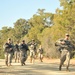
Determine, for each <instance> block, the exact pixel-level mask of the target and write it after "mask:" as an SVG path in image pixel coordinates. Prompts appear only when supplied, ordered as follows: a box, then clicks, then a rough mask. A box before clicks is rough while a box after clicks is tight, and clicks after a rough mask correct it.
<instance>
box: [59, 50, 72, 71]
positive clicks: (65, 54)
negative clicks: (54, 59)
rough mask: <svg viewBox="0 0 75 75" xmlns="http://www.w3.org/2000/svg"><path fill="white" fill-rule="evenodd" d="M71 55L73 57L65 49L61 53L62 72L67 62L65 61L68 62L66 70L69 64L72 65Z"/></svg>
mask: <svg viewBox="0 0 75 75" xmlns="http://www.w3.org/2000/svg"><path fill="white" fill-rule="evenodd" d="M70 55H71V52H70V51H68V50H66V49H63V50H62V51H61V58H60V66H59V70H61V67H62V65H63V63H64V62H65V60H66V70H68V68H69V64H70Z"/></svg>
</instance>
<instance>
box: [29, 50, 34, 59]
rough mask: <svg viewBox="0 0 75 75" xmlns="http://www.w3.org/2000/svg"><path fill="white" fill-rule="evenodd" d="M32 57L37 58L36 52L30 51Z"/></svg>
mask: <svg viewBox="0 0 75 75" xmlns="http://www.w3.org/2000/svg"><path fill="white" fill-rule="evenodd" d="M30 57H32V58H35V51H33V50H30Z"/></svg>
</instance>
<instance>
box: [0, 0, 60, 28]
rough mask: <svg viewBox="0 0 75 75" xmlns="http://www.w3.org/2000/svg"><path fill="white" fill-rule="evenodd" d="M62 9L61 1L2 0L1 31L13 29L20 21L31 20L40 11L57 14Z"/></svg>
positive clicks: (0, 1)
mask: <svg viewBox="0 0 75 75" xmlns="http://www.w3.org/2000/svg"><path fill="white" fill-rule="evenodd" d="M57 8H60V2H59V0H0V29H2V27H4V26H8V27H13V26H14V23H15V22H16V21H17V20H18V19H20V18H23V19H26V20H27V19H30V18H31V17H32V16H33V15H34V14H36V13H37V10H38V9H45V12H52V13H55V10H56V9H57Z"/></svg>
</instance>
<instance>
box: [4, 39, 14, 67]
mask: <svg viewBox="0 0 75 75" xmlns="http://www.w3.org/2000/svg"><path fill="white" fill-rule="evenodd" d="M3 47H4V54H5V64H6V65H7V66H11V62H12V57H13V45H12V41H11V39H10V38H9V39H8V42H6V43H5V44H4V46H3Z"/></svg>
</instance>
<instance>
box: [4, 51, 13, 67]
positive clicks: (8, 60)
mask: <svg viewBox="0 0 75 75" xmlns="http://www.w3.org/2000/svg"><path fill="white" fill-rule="evenodd" d="M12 57H13V53H7V52H6V53H5V64H6V65H7V66H8V65H10V64H11V62H12Z"/></svg>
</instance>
